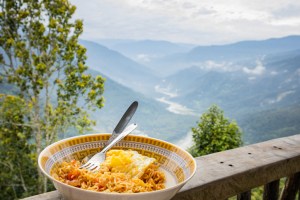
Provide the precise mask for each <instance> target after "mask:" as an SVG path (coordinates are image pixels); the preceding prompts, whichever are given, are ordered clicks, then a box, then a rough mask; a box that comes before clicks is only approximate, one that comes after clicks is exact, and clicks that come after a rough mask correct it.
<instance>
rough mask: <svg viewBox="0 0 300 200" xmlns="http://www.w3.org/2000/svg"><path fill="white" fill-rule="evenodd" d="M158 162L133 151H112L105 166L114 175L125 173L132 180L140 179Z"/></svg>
mask: <svg viewBox="0 0 300 200" xmlns="http://www.w3.org/2000/svg"><path fill="white" fill-rule="evenodd" d="M155 161H156V160H155V159H154V158H150V157H147V156H144V155H141V154H139V153H138V152H137V151H133V150H110V151H108V152H107V153H106V160H105V161H104V164H105V165H107V166H110V167H111V172H113V173H125V174H127V175H129V176H130V177H131V178H140V177H141V176H142V175H143V174H144V172H145V170H146V169H147V168H148V167H149V165H151V164H152V163H154V162H155Z"/></svg>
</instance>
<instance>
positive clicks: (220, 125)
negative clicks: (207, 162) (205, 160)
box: [189, 105, 242, 157]
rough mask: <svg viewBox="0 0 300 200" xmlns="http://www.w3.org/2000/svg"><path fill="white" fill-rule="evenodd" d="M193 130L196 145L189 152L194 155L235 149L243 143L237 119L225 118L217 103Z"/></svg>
mask: <svg viewBox="0 0 300 200" xmlns="http://www.w3.org/2000/svg"><path fill="white" fill-rule="evenodd" d="M192 132H193V141H194V145H193V146H192V147H190V148H189V152H190V153H191V154H192V155H193V156H194V157H197V156H202V155H206V154H210V153H215V152H219V151H225V150H228V149H233V148H236V147H239V146H240V145H241V144H242V141H241V134H242V132H241V130H240V128H239V127H238V125H237V124H236V122H235V121H229V119H227V118H225V117H224V113H223V111H222V110H221V109H220V108H219V107H218V106H217V105H212V106H211V107H210V108H209V109H208V111H207V112H206V113H203V114H202V116H201V117H200V122H198V124H197V126H196V127H193V128H192Z"/></svg>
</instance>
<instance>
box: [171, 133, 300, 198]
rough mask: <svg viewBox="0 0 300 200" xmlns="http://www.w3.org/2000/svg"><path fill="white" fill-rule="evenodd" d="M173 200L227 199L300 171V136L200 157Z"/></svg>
mask: <svg viewBox="0 0 300 200" xmlns="http://www.w3.org/2000/svg"><path fill="white" fill-rule="evenodd" d="M196 160H197V173H196V174H195V176H194V177H193V178H192V179H191V180H190V181H189V182H188V183H187V184H186V185H185V186H184V187H183V188H182V189H181V192H180V193H178V194H177V195H176V196H175V197H174V198H173V200H179V199H189V200H192V199H195V200H196V199H197V200H201V199H210V200H214V199H215V200H219V199H226V198H229V197H231V196H234V195H236V194H240V193H243V192H245V191H248V190H250V189H252V188H255V187H258V186H261V185H264V184H266V183H269V182H271V181H274V180H277V179H280V178H281V177H286V176H290V175H292V174H294V173H296V172H299V171H300V134H298V135H294V136H290V137H284V138H279V139H274V140H269V141H267V142H262V143H257V144H253V145H249V146H245V147H241V148H237V149H232V150H229V151H224V152H219V153H215V154H210V155H206V156H203V157H199V158H197V159H196Z"/></svg>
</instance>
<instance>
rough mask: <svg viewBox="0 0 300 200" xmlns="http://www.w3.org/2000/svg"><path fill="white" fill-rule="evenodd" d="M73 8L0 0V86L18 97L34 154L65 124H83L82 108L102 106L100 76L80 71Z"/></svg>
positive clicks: (58, 0)
mask: <svg viewBox="0 0 300 200" xmlns="http://www.w3.org/2000/svg"><path fill="white" fill-rule="evenodd" d="M75 10H76V7H75V6H73V5H71V4H70V3H69V2H68V0H29V1H23V0H4V1H3V0H0V27H1V31H0V67H1V68H0V81H1V83H0V84H6V85H7V84H10V85H13V86H14V87H15V88H17V91H15V92H14V93H15V95H17V96H18V98H20V100H22V101H24V105H25V107H26V110H27V112H25V113H23V115H24V117H25V118H26V119H27V121H26V125H25V124H23V126H24V127H23V129H22V130H25V127H27V126H28V127H30V130H31V131H30V135H29V136H28V137H25V138H26V139H27V140H29V139H31V140H32V141H34V146H33V151H35V156H37V155H38V154H39V153H40V152H41V151H42V149H43V148H44V147H45V146H47V145H49V144H51V143H52V142H54V141H55V140H56V138H57V135H58V134H62V133H64V132H65V131H66V130H67V129H68V128H70V127H76V128H78V130H79V131H81V132H82V131H84V130H85V129H86V128H89V127H90V126H91V125H93V124H94V121H92V120H90V119H89V116H88V115H87V111H86V110H87V109H95V108H101V107H102V106H103V97H102V94H103V91H104V79H103V78H102V77H100V76H97V77H93V76H91V75H89V74H86V73H85V72H86V70H87V69H88V66H86V64H85V62H86V59H87V57H86V48H85V47H83V46H82V45H80V44H79V43H78V38H79V36H80V35H81V33H82V32H83V22H82V21H81V20H74V19H72V16H73V14H74V12H75ZM6 87H7V86H6ZM5 120H7V118H5ZM5 120H4V121H3V123H7V122H6V121H5ZM20 123H21V122H20ZM22 123H23V122H22ZM24 123H25V122H24ZM13 130H16V129H13ZM22 130H20V131H19V133H20V134H19V135H21V133H23V132H22ZM15 134H16V133H15ZM5 137H6V135H5ZM28 153H29V152H28ZM30 153H31V152H30ZM38 180H39V184H38V191H39V192H45V191H47V180H46V178H43V177H42V174H41V172H40V171H39V170H38Z"/></svg>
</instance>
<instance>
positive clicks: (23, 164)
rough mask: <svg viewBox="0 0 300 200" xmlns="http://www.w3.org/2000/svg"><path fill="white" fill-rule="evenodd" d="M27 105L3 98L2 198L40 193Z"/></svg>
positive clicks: (0, 130) (0, 132) (0, 114)
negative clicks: (27, 117)
mask: <svg viewBox="0 0 300 200" xmlns="http://www.w3.org/2000/svg"><path fill="white" fill-rule="evenodd" d="M27 112H28V110H27V109H26V105H25V102H24V101H23V100H22V99H20V98H18V97H16V96H6V95H0V122H1V123H0V168H1V171H0V191H1V193H0V199H19V198H21V197H25V196H27V195H32V194H35V193H36V192H37V183H36V178H37V169H36V161H35V158H36V156H35V154H33V153H32V152H33V151H32V150H33V145H32V144H30V143H29V140H30V138H31V128H30V127H29V126H24V123H26V121H27V120H26V119H25V117H24V116H25V115H26V114H27Z"/></svg>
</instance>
